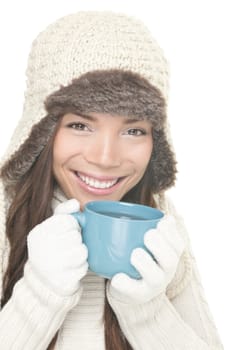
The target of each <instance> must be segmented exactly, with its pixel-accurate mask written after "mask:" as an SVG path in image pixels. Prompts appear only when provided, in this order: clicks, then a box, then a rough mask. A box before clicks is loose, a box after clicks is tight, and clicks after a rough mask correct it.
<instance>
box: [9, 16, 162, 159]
mask: <svg viewBox="0 0 233 350" xmlns="http://www.w3.org/2000/svg"><path fill="white" fill-rule="evenodd" d="M107 69H122V70H130V71H133V72H135V73H139V74H140V75H141V76H142V77H144V78H146V79H147V80H148V81H149V82H150V83H151V84H152V85H153V86H155V87H156V88H158V89H159V90H160V91H161V93H162V95H163V96H164V97H165V98H166V97H167V92H168V67H167V62H166V60H165V58H164V56H163V53H162V50H161V48H160V47H159V45H158V44H157V42H156V41H155V40H154V38H153V37H152V36H151V34H150V32H149V31H148V29H147V28H146V27H145V26H144V24H143V23H142V22H140V21H139V20H137V19H135V18H133V17H129V16H126V15H123V14H117V13H112V12H79V13H76V14H72V15H69V16H66V17H63V18H61V19H59V20H58V21H56V22H55V23H53V24H51V25H50V26H48V28H47V29H46V30H45V31H43V32H42V33H40V34H39V36H38V37H37V38H36V39H35V41H34V42H33V45H32V50H31V53H30V56H29V61H28V68H27V73H26V74H27V89H26V93H25V104H24V110H23V116H22V118H21V120H20V123H19V125H18V127H17V128H16V129H15V132H14V134H13V137H12V140H11V143H10V146H9V148H8V150H7V152H6V154H5V157H4V159H9V158H10V157H11V156H12V155H13V154H14V152H15V151H16V150H17V149H18V148H19V147H20V145H21V144H22V143H24V141H25V140H26V139H27V137H28V136H29V134H30V131H31V128H32V126H33V125H34V124H36V123H38V122H39V121H40V120H41V119H42V118H43V117H44V116H45V115H46V111H45V108H44V101H45V99H46V97H47V96H49V95H50V94H51V93H53V92H54V91H56V90H58V89H59V88H60V86H61V85H63V86H67V85H69V84H70V83H71V82H72V80H73V79H74V78H78V77H80V76H81V75H82V74H84V73H87V72H91V71H95V70H107Z"/></svg>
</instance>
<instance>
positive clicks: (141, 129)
mask: <svg viewBox="0 0 233 350" xmlns="http://www.w3.org/2000/svg"><path fill="white" fill-rule="evenodd" d="M152 147H153V140H152V127H151V124H150V123H149V122H148V121H145V120H133V119H132V118H127V117H124V116H112V115H109V114H99V113H91V114H88V115H85V116H80V115H75V114H66V115H65V116H64V117H63V118H62V121H61V124H60V127H59V129H58V132H57V134H56V136H55V140H54V148H53V172H54V175H55V178H56V180H57V182H58V184H59V185H60V187H61V189H62V190H63V192H64V193H65V195H66V196H67V197H68V198H76V199H77V200H78V201H79V202H80V204H81V207H82V208H83V207H84V205H85V204H86V203H87V202H90V201H93V200H116V201H118V200H120V199H121V198H122V197H123V196H124V195H125V194H126V193H127V192H128V191H129V190H130V189H132V188H133V187H134V186H135V185H136V184H137V183H138V182H139V181H140V180H141V178H142V176H143V174H144V172H145V170H146V168H147V165H148V162H149V160H150V157H151V152H152Z"/></svg>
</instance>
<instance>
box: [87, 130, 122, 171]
mask: <svg viewBox="0 0 233 350" xmlns="http://www.w3.org/2000/svg"><path fill="white" fill-rule="evenodd" d="M121 158H122V150H121V145H120V144H119V142H118V141H117V140H116V139H115V138H114V137H113V136H112V135H111V134H110V133H109V134H106V135H103V134H101V135H99V136H98V137H95V138H94V139H93V140H92V142H91V143H90V144H88V145H87V147H86V149H85V159H86V161H87V162H88V163H90V164H94V165H96V166H98V167H102V168H112V167H118V166H119V165H120V164H121Z"/></svg>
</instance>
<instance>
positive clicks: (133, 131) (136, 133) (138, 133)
mask: <svg viewBox="0 0 233 350" xmlns="http://www.w3.org/2000/svg"><path fill="white" fill-rule="evenodd" d="M127 133H128V135H132V136H141V135H145V134H146V132H145V130H142V129H136V128H134V129H129V130H127Z"/></svg>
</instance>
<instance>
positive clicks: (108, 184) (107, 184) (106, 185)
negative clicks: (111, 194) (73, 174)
mask: <svg viewBox="0 0 233 350" xmlns="http://www.w3.org/2000/svg"><path fill="white" fill-rule="evenodd" d="M77 175H78V176H79V177H80V179H81V180H82V181H83V182H85V183H86V184H87V185H90V186H91V187H94V188H110V187H112V186H114V185H115V184H116V183H117V180H118V179H115V180H112V181H99V180H96V179H93V178H91V177H88V176H83V175H80V174H78V173H77Z"/></svg>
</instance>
